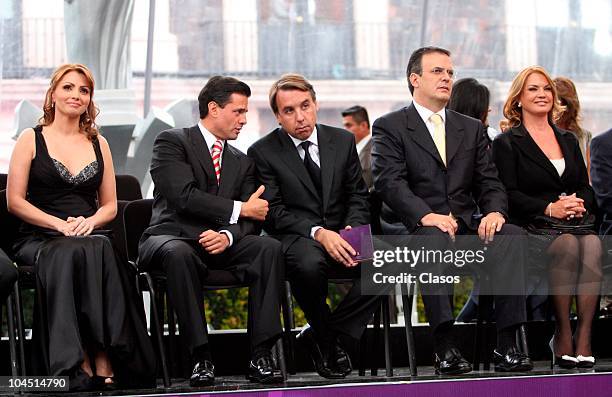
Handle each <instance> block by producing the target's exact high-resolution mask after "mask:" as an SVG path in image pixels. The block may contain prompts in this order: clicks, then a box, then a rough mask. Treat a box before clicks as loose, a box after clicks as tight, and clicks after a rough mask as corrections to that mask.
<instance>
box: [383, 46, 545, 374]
mask: <svg viewBox="0 0 612 397" xmlns="http://www.w3.org/2000/svg"><path fill="white" fill-rule="evenodd" d="M406 74H407V78H408V86H409V88H410V92H411V94H412V96H413V102H412V104H410V105H409V106H407V107H405V108H403V109H400V110H398V111H394V112H391V113H388V114H386V115H384V116H382V117H381V118H379V119H378V120H376V121H375V122H374V124H373V130H372V131H373V147H372V173H373V176H374V188H375V190H376V192H378V193H379V194H380V196H381V197H382V199H383V202H384V204H383V208H382V211H381V224H382V227H383V231H384V233H385V234H389V235H411V237H409V238H407V239H409V241H413V242H414V241H416V240H417V239H418V241H420V242H424V243H426V244H427V247H426V248H428V249H434V250H440V251H443V252H446V250H449V249H451V250H453V249H457V248H459V247H458V246H459V245H460V241H459V239H457V241H456V239H455V236H456V235H476V234H477V235H478V236H479V237H480V239H481V240H482V241H483V242H484V244H487V248H488V252H487V255H486V260H485V261H484V262H483V263H482V264H480V267H481V268H478V267H477V268H476V270H483V271H485V272H488V274H489V277H490V280H491V283H492V285H493V286H494V287H495V286H499V285H503V286H508V285H509V286H515V287H516V289H515V290H513V291H512V292H513V293H512V294H503V295H502V294H498V295H496V296H495V310H496V324H497V329H498V332H497V336H498V338H497V348H496V350H495V352H494V356H495V369H496V370H497V371H528V370H531V369H532V367H533V365H532V363H531V361H530V359H529V357H527V356H526V355H525V354H523V353H521V352H520V351H519V350H518V349H517V347H516V341H515V336H516V331H517V329H518V328H519V326H520V325H521V324H522V323H523V322H525V321H526V314H525V298H524V295H523V294H522V293H521V292H520V286H521V285H522V280H523V263H524V261H525V257H524V253H523V252H521V250H519V249H515V248H513V246H512V245H511V242H512V241H515V240H512V239H511V238H510V237H511V236H515V235H519V236H524V235H525V232H524V231H523V230H522V229H521V228H519V227H517V226H514V225H509V224H507V223H505V219H506V216H507V208H508V203H507V196H506V191H505V188H504V186H503V184H502V183H501V181H500V180H499V179H498V176H497V170H496V169H495V166H494V164H493V163H492V162H491V161H490V159H489V156H488V155H487V153H486V145H487V142H486V139H485V138H484V137H485V132H484V130H483V129H484V127H483V124H482V123H481V122H480V121H478V120H476V119H472V118H470V117H467V116H463V115H461V114H459V113H457V112H454V111H452V110H448V109H445V106H446V104H447V103H448V101H449V98H450V94H451V90H452V84H453V77H454V70H453V64H452V61H451V57H450V52H449V51H448V50H446V49H443V48H438V47H424V48H419V49H418V50H416V51H414V52H413V53H412V55H411V57H410V60H409V62H408V67H407V70H406ZM479 213H480V214H482V215H483V216H482V218H478V217H477V216H476V214H479ZM498 235H499V236H498ZM415 236H416V237H415ZM462 241H465V240H462ZM476 242H477V243H478V241H476ZM478 245H479V246H482V247H483V246H484V245H483V244H481V243H478ZM418 248H420V247H418ZM427 265H428V269H429V271H432V270H431V269H434V268H435V269H436V271H439V272H443V271H446V270H447V269H446V268H445V264H444V263H433V264H427ZM451 267H452V265H451ZM417 269H418V268H417ZM420 288H421V291H422V294H423V302H424V304H425V311H426V314H427V318H428V320H429V324H430V326H431V328H432V330H433V333H434V351H435V355H434V361H435V363H434V365H435V369H436V372H437V373H438V374H449V375H451V374H461V373H466V372H470V371H471V370H472V367H471V365H470V363H469V362H468V361H466V360H465V359H464V358H463V357H462V355H461V353H460V352H459V350H458V348H457V344H456V342H455V339H456V338H457V336H456V335H454V327H453V324H454V318H453V315H452V309H453V308H452V307H451V299H449V295H452V284H448V283H439V284H434V283H422V284H421V285H420Z"/></svg>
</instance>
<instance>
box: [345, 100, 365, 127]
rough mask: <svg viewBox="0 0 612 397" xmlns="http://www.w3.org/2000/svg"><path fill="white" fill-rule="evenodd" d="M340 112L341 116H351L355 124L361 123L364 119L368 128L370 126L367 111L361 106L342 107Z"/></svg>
mask: <svg viewBox="0 0 612 397" xmlns="http://www.w3.org/2000/svg"><path fill="white" fill-rule="evenodd" d="M341 114H342V117H347V116H351V117H352V118H353V120H355V122H356V123H357V124H360V123H363V122H364V121H365V122H366V123H368V128H370V118H369V117H368V111H367V110H366V108H364V107H363V106H359V105H355V106H351V107H350V108H348V109H344V110H343V111H342V113H341Z"/></svg>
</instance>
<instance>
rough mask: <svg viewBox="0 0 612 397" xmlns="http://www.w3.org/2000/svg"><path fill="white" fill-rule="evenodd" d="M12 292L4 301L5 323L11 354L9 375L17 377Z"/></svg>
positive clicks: (17, 364)
mask: <svg viewBox="0 0 612 397" xmlns="http://www.w3.org/2000/svg"><path fill="white" fill-rule="evenodd" d="M13 295H14V292H13V293H12V294H11V295H9V297H8V298H7V300H6V317H7V318H6V320H7V321H6V322H7V324H8V334H9V348H10V352H11V375H12V376H13V377H16V376H19V375H20V373H19V363H18V361H17V343H16V341H15V313H14V304H13V300H14V299H13V298H14V297H13Z"/></svg>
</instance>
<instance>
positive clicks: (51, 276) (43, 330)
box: [7, 64, 155, 390]
mask: <svg viewBox="0 0 612 397" xmlns="http://www.w3.org/2000/svg"><path fill="white" fill-rule="evenodd" d="M93 90H94V81H93V77H92V75H91V72H90V71H89V70H88V69H87V68H86V67H85V66H83V65H79V64H68V65H63V66H60V67H59V68H58V69H57V70H56V71H55V72H54V73H53V76H52V78H51V84H50V87H49V89H48V90H47V94H46V97H45V103H44V108H43V110H44V116H43V117H42V118H41V120H40V124H41V125H39V126H37V127H35V128H33V129H31V128H30V129H26V130H25V131H23V133H22V134H21V135H20V137H19V140H18V141H17V144H16V145H15V149H14V151H13V155H12V158H11V162H10V166H9V178H8V185H7V199H8V207H9V211H10V212H12V213H13V214H15V215H16V216H18V217H19V218H21V219H22V220H23V225H22V227H21V230H20V238H18V240H17V242H16V243H15V246H14V250H15V257H16V258H17V260H18V262H20V263H23V264H26V265H32V266H34V267H35V273H36V278H37V304H36V309H35V326H34V338H35V340H36V344H35V346H36V348H35V349H36V350H37V355H38V356H39V357H38V358H39V360H37V361H40V363H39V366H38V367H37V369H39V371H36V370H35V372H41V374H46V375H54V376H58V375H64V376H69V377H70V387H71V389H81V390H83V389H85V390H87V389H96V388H102V389H109V388H112V387H114V386H115V383H116V382H118V383H120V384H122V385H124V384H126V385H129V384H133V383H137V384H138V383H140V384H151V383H152V382H153V381H154V378H153V377H154V370H155V367H154V365H155V359H154V355H153V352H152V349H151V346H150V342H149V340H148V337H147V334H146V330H145V328H144V323H143V322H142V316H141V310H140V311H139V310H138V306H136V305H135V301H134V300H135V297H134V296H133V295H131V293H132V291H131V290H130V289H129V284H127V283H128V281H126V280H128V277H129V276H128V275H127V274H124V273H125V272H126V271H127V270H126V268H125V266H123V264H122V263H121V262H120V261H119V260H118V259H117V257H116V255H115V252H114V250H113V246H112V243H111V240H110V239H109V237H108V236H107V235H106V234H107V233H104V232H103V231H102V230H100V229H102V228H103V227H104V225H105V224H107V223H108V222H110V221H111V220H113V219H114V218H115V215H116V213H117V197H116V192H115V174H114V170H113V162H112V158H111V152H110V149H109V146H108V143H107V141H106V139H104V137H102V136H100V134H99V133H98V131H97V129H96V126H95V124H94V121H95V117H96V114H97V109H96V107H95V105H94V102H93V100H92V95H93ZM126 291H129V292H126Z"/></svg>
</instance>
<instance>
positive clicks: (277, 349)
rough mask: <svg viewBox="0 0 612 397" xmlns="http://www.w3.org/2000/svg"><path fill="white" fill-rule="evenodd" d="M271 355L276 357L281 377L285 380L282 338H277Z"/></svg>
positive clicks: (285, 366)
mask: <svg viewBox="0 0 612 397" xmlns="http://www.w3.org/2000/svg"><path fill="white" fill-rule="evenodd" d="M272 350H273V351H272V354H273V355H274V356H276V361H277V362H278V366H279V368H280V370H281V374H282V375H283V380H287V378H288V375H287V363H286V361H285V351H284V349H283V338H278V339H277V341H276V343H275V344H274V346H273V347H272Z"/></svg>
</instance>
